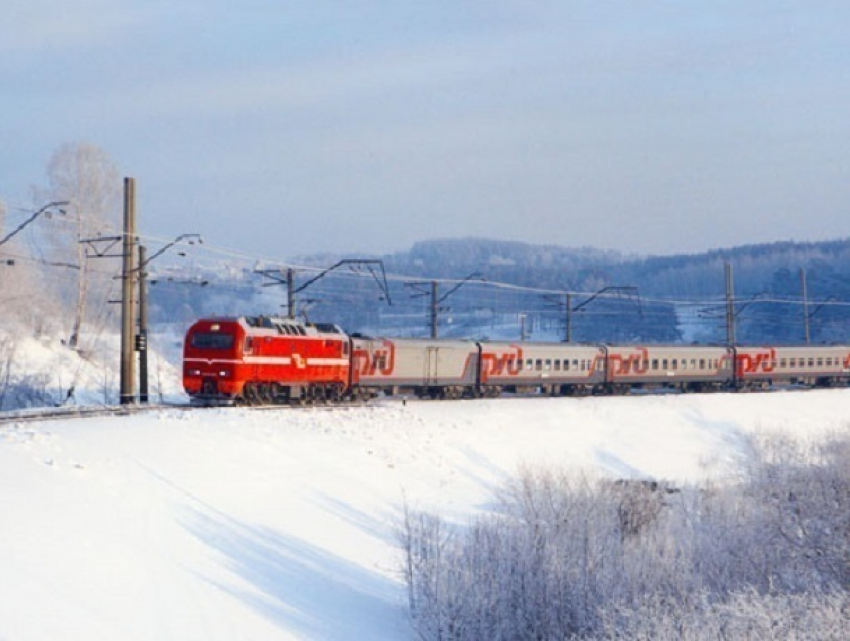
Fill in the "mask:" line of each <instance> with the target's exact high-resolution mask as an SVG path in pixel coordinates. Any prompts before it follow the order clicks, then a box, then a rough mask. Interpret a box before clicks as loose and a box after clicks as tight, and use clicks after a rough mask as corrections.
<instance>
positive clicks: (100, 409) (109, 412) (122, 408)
mask: <svg viewBox="0 0 850 641" xmlns="http://www.w3.org/2000/svg"><path fill="white" fill-rule="evenodd" d="M222 407H228V406H204V405H191V404H188V403H187V404H181V403H165V404H163V403H158V404H152V405H102V406H82V407H46V408H44V407H42V408H31V409H22V410H10V411H7V412H0V427H3V426H7V425H16V424H20V423H34V422H42V421H59V420H69V419H78V418H97V417H103V416H132V415H134V414H144V413H147V412H154V411H160V410H177V411H184V410H209V409H221V408H222ZM362 407H374V404H369V403H365V402H357V403H336V404H326V405H317V404H313V405H257V406H245V405H243V406H240V409H242V410H248V411H251V412H270V411H285V410H320V411H332V410H349V409H356V408H362Z"/></svg>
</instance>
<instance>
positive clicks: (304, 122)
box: [0, 0, 850, 258]
mask: <svg viewBox="0 0 850 641" xmlns="http://www.w3.org/2000/svg"><path fill="white" fill-rule="evenodd" d="M2 7H3V12H2V13H3V19H2V21H0V96H2V103H0V116H2V117H0V200H3V201H4V202H5V203H6V204H7V206H9V207H10V208H12V210H13V211H19V210H15V209H14V208H22V209H27V208H30V209H36V208H37V207H38V206H39V205H41V204H43V203H39V202H34V199H33V197H32V195H31V194H32V193H33V191H32V188H33V186H39V185H43V184H44V183H45V180H46V177H45V176H46V167H47V164H48V162H49V159H50V156H51V154H52V153H53V152H54V151H55V150H56V149H57V148H59V146H60V145H62V144H64V143H67V142H88V143H92V144H95V145H98V146H100V147H101V148H103V149H104V150H106V151H107V152H108V153H109V154H110V155H111V157H112V158H113V159H114V160H115V162H116V164H117V165H118V167H119V168H120V171H121V173H122V174H123V175H125V176H132V177H134V178H135V179H136V182H137V187H136V190H137V197H138V216H139V229H140V232H141V233H143V234H144V233H146V234H151V235H155V236H159V237H172V236H175V235H177V234H182V233H199V234H201V235H202V236H203V237H204V240H205V242H207V243H210V244H212V245H217V246H222V247H228V248H233V249H236V250H239V251H242V252H246V253H249V254H251V255H257V256H262V257H266V258H285V257H289V256H298V255H304V254H312V253H317V252H340V253H355V254H358V253H360V254H383V253H389V252H393V251H399V250H404V249H407V248H409V247H410V246H411V245H412V244H413V243H415V242H417V241H420V240H426V239H432V238H454V237H468V236H477V237H486V238H498V239H511V240H517V241H523V242H529V243H546V244H558V245H564V246H575V247H578V246H597V247H603V248H610V249H617V250H622V251H625V252H629V253H639V254H673V253H680V252H695V251H702V250H706V249H710V248H717V247H725V246H730V245H739V244H745V243H758V242H771V241H775V240H789V239H790V240H801V241H802V240H821V239H834V238H844V237H847V236H849V235H850V216H848V213H850V212H848V202H850V180H848V178H850V144H848V141H850V116H848V110H847V105H850V47H847V34H848V33H850V4H848V3H846V2H843V1H834V2H832V1H827V0H809V1H785V0H777V1H773V2H766V1H761V0H743V1H742V0H737V1H720V2H712V3H683V2H674V1H668V2H646V1H643V0H612V1H610V2H576V1H572V0H530V1H529V0H526V1H524V2H518V1H515V0H490V1H488V2H474V1H467V0H461V1H458V0H453V1H448V0H430V1H429V2H417V1H414V2H389V1H386V0H366V1H361V2H355V3H352V2H335V1H332V0H313V1H311V2H289V1H281V0H275V1H272V0H266V1H263V0H244V1H243V2H239V3H235V2H223V1H221V0H204V1H201V0H182V1H181V2H177V3H175V2H171V1H168V2H166V1H164V0H145V1H141V0H63V2H58V1H56V0H3V3H2ZM118 215H119V218H118V220H120V213H119V214H118Z"/></svg>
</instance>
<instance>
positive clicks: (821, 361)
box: [818, 358, 823, 367]
mask: <svg viewBox="0 0 850 641" xmlns="http://www.w3.org/2000/svg"><path fill="white" fill-rule="evenodd" d="M818 367H823V359H822V358H819V359H818Z"/></svg>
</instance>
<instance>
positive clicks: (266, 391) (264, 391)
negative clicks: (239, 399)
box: [257, 383, 272, 405]
mask: <svg viewBox="0 0 850 641" xmlns="http://www.w3.org/2000/svg"><path fill="white" fill-rule="evenodd" d="M257 398H258V399H259V401H260V404H261V405H271V403H272V392H271V386H269V385H267V384H265V383H261V384H260V385H259V387H258V388H257Z"/></svg>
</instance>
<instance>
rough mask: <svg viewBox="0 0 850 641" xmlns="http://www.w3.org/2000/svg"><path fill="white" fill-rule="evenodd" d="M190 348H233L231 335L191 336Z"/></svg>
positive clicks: (198, 334)
mask: <svg viewBox="0 0 850 641" xmlns="http://www.w3.org/2000/svg"><path fill="white" fill-rule="evenodd" d="M192 347H197V348H198V349H230V348H231V347H233V334H220V333H218V332H215V333H209V334H207V333H197V334H192Z"/></svg>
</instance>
